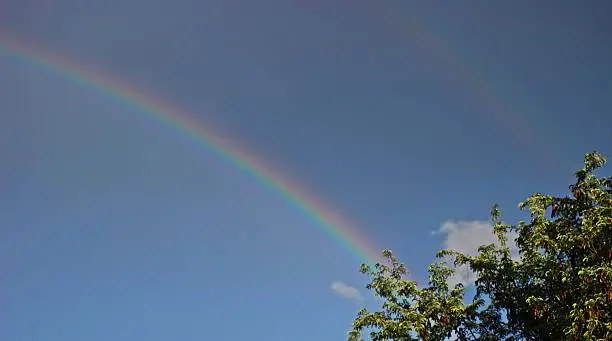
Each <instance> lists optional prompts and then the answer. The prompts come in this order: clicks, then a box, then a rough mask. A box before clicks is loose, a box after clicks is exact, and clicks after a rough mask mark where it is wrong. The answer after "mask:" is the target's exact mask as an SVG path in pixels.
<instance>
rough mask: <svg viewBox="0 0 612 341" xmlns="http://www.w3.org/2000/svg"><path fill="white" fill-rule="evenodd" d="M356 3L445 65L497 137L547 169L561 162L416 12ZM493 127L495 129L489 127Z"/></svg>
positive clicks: (480, 73) (463, 56)
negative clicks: (514, 145) (495, 125)
mask: <svg viewBox="0 0 612 341" xmlns="http://www.w3.org/2000/svg"><path fill="white" fill-rule="evenodd" d="M355 4H356V5H359V6H361V7H362V9H365V10H366V11H367V13H368V15H369V16H370V17H371V18H372V19H373V20H376V21H377V22H378V24H380V25H381V26H383V27H385V28H386V29H387V31H388V33H389V34H390V35H396V36H397V37H398V38H399V39H401V40H403V41H404V42H405V43H408V40H407V39H406V38H408V37H410V38H411V39H410V40H409V41H410V43H416V45H417V47H418V48H417V49H413V51H415V52H416V53H419V54H422V58H423V60H426V61H429V62H432V61H433V62H435V64H436V66H438V67H443V68H445V69H444V71H446V72H447V73H448V74H449V75H451V76H454V77H455V78H456V79H457V80H458V81H460V82H461V83H462V89H464V90H467V91H468V92H469V93H470V96H472V97H474V99H476V100H477V103H478V105H479V106H480V107H481V109H484V110H486V116H487V117H486V119H488V120H492V121H497V126H498V128H497V129H498V130H499V133H500V138H505V137H507V138H510V139H513V140H514V141H513V142H514V143H515V144H516V145H517V147H519V148H522V149H523V150H524V151H525V152H526V154H531V156H535V157H536V158H535V159H534V160H533V161H535V162H536V163H539V164H540V165H541V166H543V167H545V168H547V169H555V168H559V167H562V166H564V165H565V163H564V162H563V161H562V160H561V156H560V155H559V154H558V153H557V152H556V151H555V148H552V147H553V146H552V145H551V144H550V143H548V141H545V140H543V139H541V138H539V136H540V135H541V132H539V131H537V130H536V129H535V127H534V126H533V124H530V122H528V118H523V117H521V116H520V115H517V114H516V111H515V110H514V109H513V108H512V105H511V104H510V103H511V101H510V100H508V99H505V98H503V97H502V96H501V95H500V91H499V90H497V91H496V89H495V88H494V86H493V85H492V82H491V81H490V80H487V77H485V75H484V72H483V71H482V68H480V67H478V65H475V64H474V63H473V62H471V61H470V60H469V58H468V56H467V55H466V53H461V51H460V49H459V48H458V47H456V46H453V45H454V44H453V43H452V42H451V41H450V40H449V39H445V38H444V37H443V36H442V35H440V34H435V31H434V30H433V29H432V28H431V27H430V26H429V25H427V24H426V23H424V22H423V21H422V20H420V19H419V18H418V17H417V16H416V15H414V14H413V13H411V12H410V11H409V10H407V9H406V8H402V7H400V5H395V6H394V5H382V6H381V5H380V4H379V2H376V1H357V2H355ZM493 129H495V128H493Z"/></svg>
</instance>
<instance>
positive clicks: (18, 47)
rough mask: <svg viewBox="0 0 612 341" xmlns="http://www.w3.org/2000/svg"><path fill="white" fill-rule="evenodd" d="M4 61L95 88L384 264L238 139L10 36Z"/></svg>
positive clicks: (1, 51) (361, 255)
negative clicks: (20, 63)
mask: <svg viewBox="0 0 612 341" xmlns="http://www.w3.org/2000/svg"><path fill="white" fill-rule="evenodd" d="M0 56H6V57H9V58H11V59H14V60H16V61H19V62H22V63H25V64H26V65H27V66H28V67H33V68H36V69H39V70H42V71H45V72H48V73H51V74H54V75H57V76H59V77H62V78H65V79H68V80H70V81H72V82H74V83H77V84H81V85H83V86H86V87H89V88H93V89H96V90H97V91H99V92H101V93H103V94H104V95H106V96H107V97H108V98H109V99H113V100H115V101H117V102H120V103H123V104H124V105H127V106H129V107H132V108H135V109H137V111H138V112H140V113H142V114H144V115H146V116H147V117H149V118H151V119H153V120H155V121H157V122H159V123H161V124H163V125H164V126H166V127H168V128H170V129H172V130H174V131H175V132H177V133H179V134H180V135H181V136H182V137H186V138H187V139H189V140H191V141H192V142H193V143H196V144H197V145H199V146H201V147H202V148H203V149H205V150H207V151H208V152H210V153H212V154H214V155H215V156H216V157H218V158H219V159H221V160H223V161H224V162H227V163H228V164H230V165H231V166H233V167H235V168H236V169H239V170H240V171H242V172H244V173H245V174H247V175H249V176H250V177H251V178H252V179H254V180H255V181H257V183H259V184H260V185H261V186H262V187H263V188H265V189H267V190H270V191H272V192H274V193H276V194H278V196H280V198H282V199H283V201H285V202H286V203H287V204H288V205H290V206H292V207H294V208H295V209H297V210H298V211H300V212H301V213H302V214H304V215H305V216H306V217H307V218H308V219H309V220H310V221H311V222H312V223H313V224H314V225H315V226H317V227H318V228H319V229H320V230H321V231H322V232H324V233H325V234H326V235H327V236H329V237H330V238H331V239H333V240H334V241H336V242H337V243H338V244H340V245H341V246H342V247H343V248H344V249H345V250H346V251H347V252H349V253H350V254H351V255H352V256H353V257H354V258H355V260H357V261H359V262H368V263H372V262H376V261H380V260H381V256H380V250H381V249H380V248H377V247H375V246H374V243H373V242H372V241H371V240H372V239H371V238H370V237H366V236H365V235H364V234H362V233H360V230H361V229H360V228H359V227H358V226H357V225H355V224H353V223H351V222H349V221H348V220H347V219H346V218H344V217H342V216H341V215H339V214H338V213H337V212H335V211H334V210H333V209H332V208H331V206H329V205H328V204H326V203H324V202H323V201H322V200H320V199H318V198H317V197H315V196H314V195H312V194H311V193H309V191H308V190H307V189H306V188H305V187H303V186H301V185H300V184H299V183H297V182H295V181H292V180H291V179H289V178H288V177H287V176H285V175H283V174H281V173H280V172H278V171H277V170H275V169H273V168H272V167H270V166H269V163H268V162H266V161H265V159H264V158H263V157H261V156H258V155H257V154H255V153H254V152H252V151H250V150H248V149H247V148H245V147H243V146H242V145H240V143H239V142H238V141H236V140H235V139H230V138H228V137H226V136H222V135H221V134H219V133H216V132H215V131H214V130H213V129H212V128H211V127H210V125H205V124H202V123H201V122H198V121H197V120H195V119H194V118H193V116H190V115H188V114H187V113H186V112H185V111H183V110H180V109H179V108H178V106H176V105H171V104H169V103H163V102H161V101H160V100H159V99H156V98H153V97H152V96H151V95H147V94H146V93H145V92H143V91H139V90H138V89H136V88H134V87H133V86H130V85H129V84H128V83H127V82H125V81H124V80H121V79H120V78H118V77H115V76H112V75H110V74H108V73H106V72H104V73H102V72H97V71H95V70H93V69H91V68H88V67H86V66H84V65H80V64H78V63H77V62H75V61H73V60H70V59H69V58H67V57H66V56H58V55H54V54H51V53H49V52H46V51H42V50H40V49H36V48H34V47H33V46H30V45H27V44H24V43H23V42H20V41H19V40H17V39H11V38H9V37H7V36H0Z"/></svg>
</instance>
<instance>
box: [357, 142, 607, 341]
mask: <svg viewBox="0 0 612 341" xmlns="http://www.w3.org/2000/svg"><path fill="white" fill-rule="evenodd" d="M605 163H606V160H605V158H604V157H603V156H602V155H601V154H599V153H598V152H592V153H589V154H586V155H585V157H584V167H583V168H582V169H580V170H579V171H578V172H576V183H575V184H573V185H571V186H570V187H569V189H570V192H571V195H570V194H569V193H568V195H567V196H564V197H554V196H550V195H544V194H540V193H536V194H533V195H532V196H530V197H529V198H527V200H525V201H524V202H522V203H520V205H519V207H520V208H521V209H528V210H529V212H530V213H531V219H530V221H529V222H528V223H526V222H523V221H521V222H519V223H518V224H515V225H508V224H505V223H503V222H502V221H501V220H500V212H499V209H498V208H497V206H493V209H492V210H491V223H492V228H493V231H494V233H495V234H496V236H497V239H498V243H496V244H491V245H483V246H481V247H480V248H479V252H478V255H477V256H467V255H464V254H461V253H460V252H457V251H453V250H443V251H440V252H439V253H438V254H437V257H438V260H437V261H436V262H435V263H433V264H432V265H430V266H429V283H428V285H427V286H426V287H422V288H420V287H419V286H418V285H417V283H416V282H415V281H412V280H409V279H407V278H406V276H405V275H406V273H407V271H406V268H405V267H404V265H403V264H401V263H400V262H398V260H397V259H396V258H395V257H394V256H393V254H392V253H391V251H389V250H385V251H383V256H384V257H385V258H386V259H387V260H388V261H387V264H376V265H375V266H373V267H370V266H368V265H365V264H364V265H362V266H361V272H362V273H364V274H367V275H368V276H369V277H370V284H368V285H367V288H368V290H371V291H373V293H374V295H375V296H377V297H379V298H381V299H382V301H383V303H382V307H381V310H380V311H376V312H370V311H368V310H366V309H362V310H361V311H359V313H358V315H357V317H356V319H355V321H354V323H353V328H352V330H351V331H350V332H349V336H348V340H349V341H359V340H364V339H363V336H362V335H363V334H369V336H370V339H371V340H374V341H379V340H445V339H447V338H450V337H451V335H452V337H453V338H455V339H457V340H612V177H607V178H601V177H597V176H596V175H595V174H594V171H596V170H597V169H598V168H600V167H602V166H603V165H604V164H605ZM509 236H516V237H515V238H514V237H513V241H514V242H515V244H516V246H517V248H518V250H519V254H518V257H514V258H513V255H512V254H511V249H510V247H509V245H508V239H509ZM448 260H450V261H451V263H453V264H451V266H448V265H446V264H449V262H448ZM452 265H454V266H467V267H468V268H469V269H470V270H472V271H473V272H474V273H475V277H476V280H475V289H476V294H475V296H474V297H473V298H472V300H471V302H469V301H467V300H466V299H465V289H464V288H463V286H462V285H461V284H458V285H456V286H455V287H453V288H449V286H448V284H447V280H448V279H449V277H450V276H452V275H453V274H454V272H455V267H454V266H452Z"/></svg>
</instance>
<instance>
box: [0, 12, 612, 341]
mask: <svg viewBox="0 0 612 341" xmlns="http://www.w3.org/2000/svg"><path fill="white" fill-rule="evenodd" d="M408 3H409V4H408ZM611 11H612V8H611V7H610V5H609V4H608V3H607V2H606V1H591V2H589V3H588V5H585V3H578V2H570V1H539V2H537V3H534V2H532V1H522V0H521V1H513V2H511V3H510V2H508V3H504V4H501V3H500V4H492V3H491V2H487V1H472V2H470V4H467V3H466V2H461V3H459V2H450V1H449V2H444V3H443V4H432V3H429V4H428V2H426V1H420V2H419V1H416V2H402V1H391V0H390V1H385V2H380V4H372V3H371V2H369V1H362V0H360V1H351V2H350V1H319V0H315V1H310V2H303V1H300V2H297V1H280V0H262V1H257V2H254V1H244V0H241V1H220V0H214V1H198V2H196V1H183V0H176V1H172V2H170V1H144V0H122V1H117V0H109V1H97V2H90V1H87V2H85V1H76V0H57V1H54V2H52V3H51V2H48V1H29V0H28V1H24V0H8V1H6V0H5V1H3V2H2V4H0V32H2V33H9V34H10V35H11V36H13V37H17V38H18V39H19V40H21V41H23V42H26V43H28V44H30V45H32V46H36V47H37V48H40V49H43V50H48V51H52V52H54V53H57V54H61V55H65V56H68V57H69V58H70V59H74V60H78V61H79V63H81V64H83V65H88V66H91V67H94V68H97V69H102V70H106V71H107V72H109V73H112V74H114V75H118V76H120V77H121V78H122V79H125V80H126V81H128V82H129V83H130V84H132V85H134V86H135V87H137V88H139V89H143V91H146V92H148V93H151V94H155V95H156V96H158V98H160V99H161V100H162V101H165V102H169V103H175V104H177V105H180V106H181V107H184V108H187V109H189V112H190V113H191V114H192V115H193V117H194V118H195V119H197V120H199V121H201V122H207V121H212V122H215V123H216V124H217V125H219V126H220V127H222V128H221V130H222V131H223V132H224V133H225V134H228V135H229V136H232V137H233V138H235V139H237V140H239V141H241V143H243V144H244V145H247V146H249V148H251V149H252V150H254V151H256V152H257V153H258V154H261V155H263V156H265V157H266V158H267V159H269V160H271V161H272V163H273V164H274V165H275V166H276V167H277V168H278V169H280V170H282V171H283V172H285V173H286V174H288V175H289V176H290V177H291V178H294V179H298V180H299V181H300V182H301V183H302V184H304V185H305V186H307V187H308V188H309V189H310V190H311V192H313V193H316V194H317V196H318V197H320V198H321V199H323V200H324V201H326V202H329V203H330V204H331V205H332V206H333V207H335V208H336V209H337V211H338V212H339V213H341V214H342V215H344V216H346V217H349V218H350V219H351V220H352V221H355V222H357V223H358V224H359V225H360V226H361V229H362V231H361V232H362V233H364V234H366V235H370V236H372V237H373V238H374V239H376V240H377V241H378V243H379V244H380V247H387V248H391V249H393V250H394V251H396V253H397V254H398V255H399V256H400V257H401V259H402V260H403V261H405V262H406V263H407V265H408V268H409V269H410V270H411V271H412V273H413V276H414V277H415V278H416V279H420V280H422V279H423V278H424V276H425V272H424V270H425V267H426V265H427V264H428V262H430V261H431V260H432V257H433V254H434V252H435V251H436V250H437V249H439V248H441V247H443V246H444V245H448V246H452V247H457V248H464V249H465V250H467V251H469V249H470V248H471V247H473V244H474V243H475V242H478V241H480V240H483V241H486V240H487V238H488V236H487V233H486V227H485V228H483V224H482V223H480V222H479V221H482V220H487V219H488V212H489V208H490V206H491V204H492V203H494V202H498V203H500V204H501V206H502V209H503V210H504V211H505V214H504V217H506V218H507V220H509V221H513V220H514V219H518V218H519V217H520V214H519V213H518V212H517V209H516V204H517V203H518V201H520V200H521V199H523V198H524V197H526V196H527V195H528V194H530V193H532V192H535V191H540V192H552V193H556V194H558V193H561V192H562V191H564V190H565V189H566V188H567V185H569V184H570V182H571V181H572V171H574V170H575V169H577V167H578V166H579V165H580V162H581V158H582V155H583V153H584V152H587V151H590V150H592V149H600V150H601V151H602V152H603V153H604V154H606V155H607V156H612V135H610V134H609V131H610V127H611V126H612V118H611V117H612V116H611V115H610V107H611V105H612V96H610V95H609V94H610V93H612V83H611V81H610V79H612V64H611V63H610V60H612V48H610V44H609V41H610V40H611V39H612V36H611V35H612V23H610V21H609V20H608V19H609V16H610V13H611ZM491 99H495V100H494V101H490V100H491ZM493 111H495V113H496V114H493V113H492V112H493ZM499 115H502V116H501V117H502V120H500V119H498V118H497V117H499ZM0 122H2V124H0V161H1V165H2V168H1V169H0V272H1V273H2V274H3V275H2V281H0V315H1V316H2V318H1V319H0V339H2V340H6V341H17V340H19V341H34V340H42V339H44V340H48V341H54V340H62V341H67V340H68V341H70V340H75V341H76V340H91V341H96V340H114V341H123V340H151V341H156V340H186V341H187V340H243V339H246V338H248V339H253V340H265V341H275V340H287V339H291V340H296V341H301V340H312V339H318V340H338V339H343V338H344V337H345V333H346V331H347V329H348V328H349V326H350V323H351V321H352V318H353V317H354V315H355V312H356V309H357V304H356V303H355V302H354V300H352V299H351V297H355V296H357V295H362V296H363V297H365V299H366V301H368V300H369V296H368V294H367V293H366V292H365V290H364V288H363V287H364V285H365V284H366V279H365V278H364V277H363V276H361V275H360V274H359V273H358V264H357V263H356V262H355V259H354V258H353V257H352V255H351V254H348V253H347V252H345V251H344V250H343V249H341V248H340V246H339V244H338V243H337V242H336V241H334V240H331V239H330V238H329V237H327V236H326V235H324V234H323V233H322V232H321V230H320V229H319V228H318V227H317V226H314V225H313V223H312V222H310V221H309V220H308V219H307V218H306V217H304V216H303V215H302V214H301V213H300V212H297V211H295V210H294V209H292V208H291V207H290V206H288V205H287V204H286V203H285V202H283V201H282V200H281V198H280V197H279V196H278V195H276V194H275V193H272V192H270V191H269V190H266V189H264V188H261V186H259V185H258V184H257V183H255V182H254V181H253V180H252V179H251V178H249V177H248V176H246V175H245V174H244V173H241V172H240V171H237V170H235V169H233V168H231V167H230V166H229V165H227V164H224V163H223V162H221V161H220V160H219V159H217V158H215V157H214V156H213V155H211V154H210V153H208V152H206V151H205V150H203V149H202V148H200V147H198V146H196V145H194V144H192V143H189V142H187V141H185V140H184V139H181V138H180V136H178V135H177V134H176V133H175V132H173V131H171V130H169V129H168V128H165V127H163V126H160V125H159V124H155V123H154V122H152V121H151V120H149V119H147V118H145V117H144V116H142V115H140V114H139V113H138V112H137V111H136V110H135V109H133V108H129V107H126V106H125V105H123V104H121V103H117V102H114V101H112V100H110V99H109V98H108V97H107V96H105V95H104V94H101V93H99V92H96V91H95V90H93V89H91V88H85V87H82V86H80V85H78V84H74V83H71V82H70V81H68V80H66V79H62V78H61V77H57V76H54V75H51V74H48V73H45V72H41V71H40V70H37V69H34V68H31V67H28V66H27V65H24V64H23V63H19V62H16V61H15V60H12V59H9V58H7V57H6V56H0ZM516 127H520V129H518V130H517V129H516ZM606 132H608V133H607V134H606ZM542 155H545V156H547V157H546V158H542ZM542 160H546V161H542ZM551 160H553V161H551ZM438 230H439V231H441V233H438V234H434V235H432V231H438ZM334 288H335V291H336V292H334ZM338 293H340V294H341V295H338ZM358 293H359V294H358ZM342 294H344V296H346V297H348V298H349V299H344V297H343V296H342Z"/></svg>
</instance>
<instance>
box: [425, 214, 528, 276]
mask: <svg viewBox="0 0 612 341" xmlns="http://www.w3.org/2000/svg"><path fill="white" fill-rule="evenodd" d="M434 234H443V235H445V237H444V248H446V249H451V250H456V251H460V252H462V253H464V254H466V255H469V256H475V255H477V254H478V247H480V246H481V245H488V244H492V243H495V244H497V243H498V242H497V237H496V236H495V234H493V228H492V226H491V224H489V223H488V222H486V221H477V220H475V221H461V220H459V221H446V222H444V223H443V224H442V226H441V227H440V229H439V230H437V231H435V232H434ZM514 237H515V236H514V235H510V236H509V238H508V239H509V240H508V245H509V246H510V250H511V252H512V255H513V258H515V257H517V256H518V249H517V248H516V245H515V244H514ZM474 280H475V276H474V273H472V272H471V271H469V270H468V269H467V268H466V267H459V268H457V272H456V273H455V275H454V276H453V277H451V278H449V285H451V287H452V286H454V285H455V284H457V283H462V284H463V285H466V286H467V285H470V284H473V283H474Z"/></svg>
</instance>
